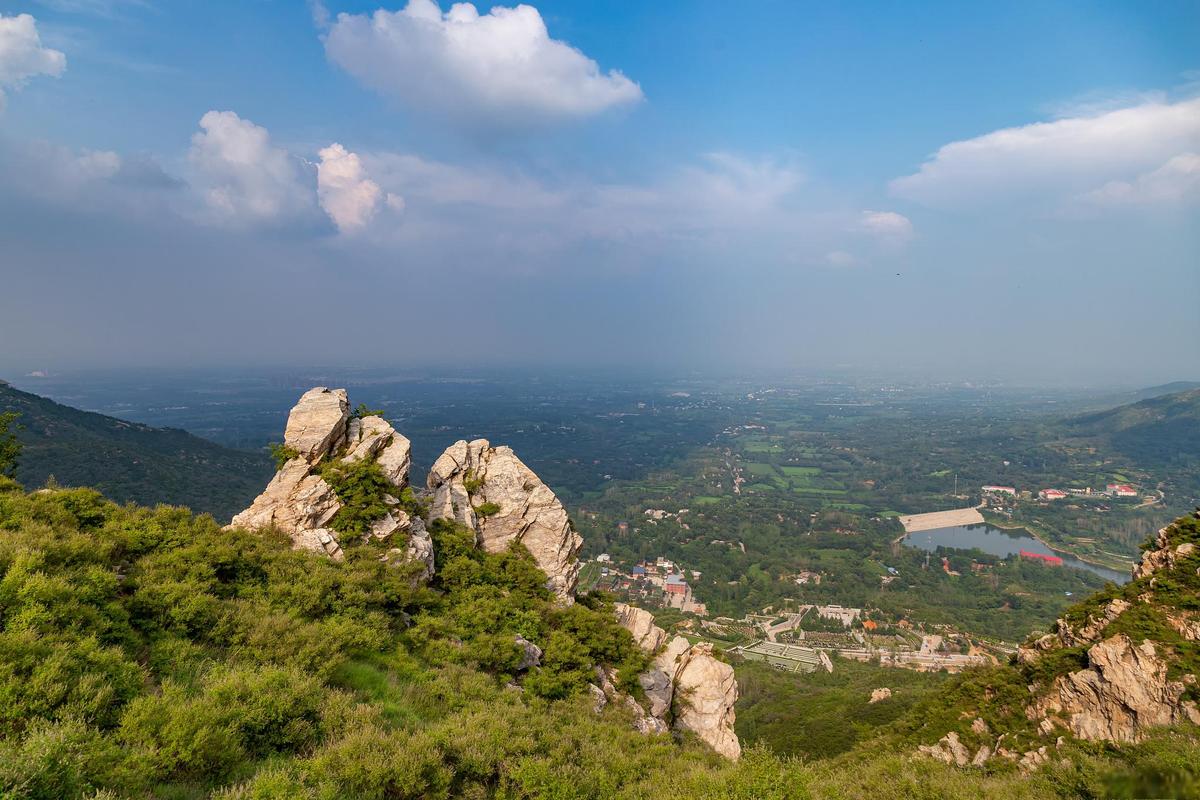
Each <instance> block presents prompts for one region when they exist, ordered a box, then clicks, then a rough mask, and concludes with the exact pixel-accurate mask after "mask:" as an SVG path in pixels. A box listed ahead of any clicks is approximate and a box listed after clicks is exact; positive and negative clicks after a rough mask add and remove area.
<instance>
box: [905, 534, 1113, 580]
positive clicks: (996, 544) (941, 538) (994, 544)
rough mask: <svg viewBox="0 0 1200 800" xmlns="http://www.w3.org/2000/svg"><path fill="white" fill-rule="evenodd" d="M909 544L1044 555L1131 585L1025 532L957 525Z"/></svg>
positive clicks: (911, 537)
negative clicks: (1056, 549) (1023, 551)
mask: <svg viewBox="0 0 1200 800" xmlns="http://www.w3.org/2000/svg"><path fill="white" fill-rule="evenodd" d="M904 541H905V543H906V544H908V545H910V546H912V547H918V548H920V549H921V550H928V551H929V552H931V553H932V552H934V551H936V550H937V549H938V548H939V547H949V548H953V549H956V550H982V551H983V552H985V553H988V554H990V555H994V556H1001V557H1009V556H1017V555H1019V554H1020V552H1021V551H1022V550H1026V551H1028V552H1030V553H1041V554H1042V555H1047V556H1058V557H1059V558H1061V559H1062V560H1063V566H1066V567H1074V568H1076V569H1086V570H1087V571H1088V572H1094V573H1095V574H1097V575H1099V576H1101V577H1102V578H1107V579H1108V580H1110V581H1112V582H1113V583H1116V584H1122V583H1128V582H1129V573H1128V572H1118V571H1117V570H1113V569H1108V568H1106V567H1099V566H1096V565H1095V564H1089V563H1087V562H1086V561H1080V560H1079V559H1078V558H1075V557H1073V556H1069V555H1067V554H1066V553H1056V552H1054V550H1052V549H1050V548H1049V547H1047V546H1046V545H1044V544H1042V543H1041V542H1039V541H1038V540H1037V539H1035V538H1033V537H1032V536H1030V535H1029V533H1028V532H1027V531H1025V530H1023V529H1020V528H1017V529H1013V530H1004V529H1002V528H997V527H994V526H992V525H987V524H982V525H955V526H953V527H949V528H935V529H934V530H930V531H917V532H916V533H910V534H908V536H906V537H905V538H904Z"/></svg>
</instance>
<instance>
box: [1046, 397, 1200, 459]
mask: <svg viewBox="0 0 1200 800" xmlns="http://www.w3.org/2000/svg"><path fill="white" fill-rule="evenodd" d="M1064 426H1065V427H1066V429H1067V430H1068V431H1069V432H1070V433H1072V434H1073V435H1077V436H1091V437H1097V438H1103V439H1105V440H1107V442H1108V443H1109V444H1110V445H1111V446H1112V447H1113V448H1114V449H1116V450H1118V451H1120V452H1123V453H1126V454H1127V455H1130V456H1132V457H1135V458H1142V459H1171V460H1173V459H1178V458H1190V457H1196V456H1197V455H1200V388H1196V389H1189V390H1187V391H1182V392H1174V393H1171V394H1164V395H1159V396H1157V397H1152V398H1149V399H1147V400H1141V401H1138V402H1136V403H1129V404H1127V405H1123V406H1117V407H1116V408H1110V409H1108V410H1107V411H1098V412H1095V413H1090V414H1084V415H1082V416H1078V417H1072V418H1070V419H1068V420H1066V421H1065V422H1064Z"/></svg>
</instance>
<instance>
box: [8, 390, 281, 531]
mask: <svg viewBox="0 0 1200 800" xmlns="http://www.w3.org/2000/svg"><path fill="white" fill-rule="evenodd" d="M0 411H15V412H17V413H18V414H19V415H20V416H19V417H18V418H17V420H16V426H17V428H16V434H17V439H18V440H19V441H20V442H21V445H22V453H21V458H20V460H19V461H18V468H17V479H18V480H19V481H20V482H21V483H23V484H25V485H26V486H32V487H36V486H41V485H43V484H44V483H45V482H46V481H47V479H49V478H50V477H51V476H53V477H54V479H55V480H56V481H57V482H58V483H60V484H63V485H67V486H90V487H94V488H96V489H98V490H100V491H101V492H103V493H104V494H105V496H107V497H109V498H111V499H113V500H116V501H118V502H126V501H133V502H136V503H138V504H140V505H154V504H156V503H168V504H170V505H183V506H187V507H189V508H191V509H193V510H195V511H197V512H208V513H211V514H213V516H214V517H217V518H218V519H222V520H227V519H229V518H230V517H231V516H233V514H234V512H236V511H237V510H239V509H240V508H242V507H244V506H245V504H246V502H247V501H248V500H249V499H250V498H253V497H254V494H255V493H256V492H257V488H256V487H257V486H259V485H260V483H261V481H262V480H264V479H265V477H267V476H268V475H269V474H270V470H271V467H270V459H269V458H268V457H267V455H266V454H265V453H262V454H259V453H250V452H244V451H240V450H231V449H229V448H226V447H222V446H221V445H218V444H215V443H213V442H209V441H208V440H206V439H201V438H200V437H198V436H195V435H193V434H191V433H188V432H187V431H183V430H179V429H175V428H155V427H152V426H149V425H144V424H141V423H138V422H129V421H127V420H122V419H117V418H116V417H109V416H105V415H104V414H99V413H96V412H93V411H83V410H80V409H77V408H72V407H71V406H67V405H63V404H62V403H57V402H55V401H53V400H50V399H48V398H45V397H41V396H40V395H36V394H32V393H30V392H24V391H21V390H19V389H16V388H15V387H13V386H11V385H10V384H8V383H5V382H3V381H0Z"/></svg>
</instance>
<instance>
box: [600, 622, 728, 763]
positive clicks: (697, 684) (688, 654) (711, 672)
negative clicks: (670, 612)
mask: <svg viewBox="0 0 1200 800" xmlns="http://www.w3.org/2000/svg"><path fill="white" fill-rule="evenodd" d="M616 614H617V621H618V622H620V623H621V625H623V626H624V627H625V628H626V629H627V630H628V631H629V632H630V633H631V634H633V638H634V641H636V642H637V643H638V645H639V646H640V647H641V648H642V649H643V650H645V651H646V652H647V653H650V654H651V655H653V656H654V661H653V662H652V664H651V667H650V668H649V669H648V670H646V672H644V673H642V674H641V675H639V676H638V682H639V683H640V684H641V686H642V689H643V690H644V691H645V693H646V707H643V706H641V705H639V704H638V703H637V702H636V701H634V700H633V699H632V698H629V697H627V696H626V697H621V698H617V697H614V691H615V690H613V689H612V688H611V681H602V685H601V692H602V694H603V695H604V696H607V697H608V698H609V699H619V700H621V701H622V702H624V703H625V704H626V705H628V706H630V707H631V708H633V709H634V710H635V713H636V714H637V715H638V719H637V722H636V724H637V727H638V729H639V730H641V731H643V732H646V733H659V732H665V731H667V730H668V729H670V728H671V727H674V728H675V729H676V730H680V731H691V732H692V733H694V734H696V736H697V737H699V738H700V740H701V741H703V742H704V743H705V744H707V745H708V746H709V747H711V748H712V749H713V750H715V751H716V752H717V753H720V754H721V755H723V756H725V757H726V758H729V759H733V760H737V759H738V758H739V757H740V756H741V754H742V747H741V744H740V743H739V741H738V738H737V734H736V733H734V729H733V726H734V721H735V719H736V715H735V713H734V704H735V703H737V699H738V685H737V680H736V679H735V678H734V673H733V667H731V666H729V665H728V664H726V663H725V662H724V661H721V660H719V659H717V658H716V657H715V656H714V655H713V653H712V645H711V644H708V643H707V642H702V643H700V644H695V645H693V644H691V643H690V642H689V641H688V640H687V639H685V638H684V637H682V636H676V637H675V638H674V639H672V640H671V641H670V642H669V643H668V644H667V645H666V647H665V648H663V647H662V645H663V642H665V641H666V639H667V633H666V631H664V630H663V629H662V628H660V627H659V626H657V625H655V624H654V617H653V616H652V615H651V614H650V612H648V611H645V610H643V609H640V608H635V607H633V606H628V605H625V604H623V603H618V604H617V607H616Z"/></svg>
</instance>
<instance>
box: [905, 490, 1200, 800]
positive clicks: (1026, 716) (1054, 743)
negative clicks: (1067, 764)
mask: <svg viewBox="0 0 1200 800" xmlns="http://www.w3.org/2000/svg"><path fill="white" fill-rule="evenodd" d="M1133 577H1134V580H1132V581H1130V582H1129V583H1127V584H1125V585H1123V586H1115V585H1112V584H1110V585H1109V587H1108V588H1107V589H1106V590H1105V591H1103V592H1100V593H1097V594H1095V595H1092V596H1091V597H1089V598H1088V599H1087V600H1084V601H1083V602H1081V603H1078V604H1076V605H1075V606H1073V607H1071V608H1070V609H1069V610H1068V611H1067V612H1066V614H1064V615H1063V617H1062V618H1060V619H1059V620H1058V622H1057V623H1056V625H1055V629H1054V631H1053V632H1052V633H1047V634H1044V635H1040V636H1039V635H1035V636H1033V637H1031V639H1030V640H1029V641H1028V642H1027V643H1026V645H1025V646H1023V647H1022V648H1020V650H1019V651H1018V654H1017V656H1016V658H1015V659H1014V662H1013V663H1011V664H1006V665H1002V666H998V667H994V668H990V669H982V670H976V671H971V672H966V673H964V674H963V675H962V676H960V677H958V678H956V679H954V680H952V681H951V682H950V683H949V684H948V685H947V687H946V689H945V690H944V691H942V692H940V693H938V694H937V695H935V696H934V697H933V698H932V699H931V700H930V701H928V702H924V703H921V704H920V705H919V706H918V707H916V708H915V709H914V711H913V713H912V714H910V715H909V717H908V718H907V719H906V720H904V722H903V723H902V724H900V725H898V727H897V731H896V732H897V733H898V734H899V736H900V738H901V740H902V741H907V742H908V743H910V744H912V743H918V742H920V743H922V744H920V747H919V750H920V751H921V752H922V753H925V754H927V755H929V756H932V757H934V758H937V759H940V760H944V761H946V762H947V763H954V764H958V765H960V766H966V765H968V764H972V765H977V766H982V765H985V764H988V765H991V764H993V763H994V762H996V761H1008V762H1010V763H1018V764H1019V765H1020V766H1021V767H1022V768H1024V769H1027V770H1028V769H1033V768H1036V767H1038V766H1040V765H1042V764H1045V763H1047V762H1050V761H1052V760H1055V759H1058V758H1059V757H1060V755H1059V752H1058V751H1059V750H1060V748H1062V747H1063V746H1064V745H1067V746H1069V745H1070V743H1072V742H1081V743H1082V742H1108V743H1111V744H1114V745H1128V744H1134V743H1138V742H1141V741H1144V740H1145V739H1147V737H1150V736H1153V735H1155V732H1156V731H1162V730H1164V729H1167V728H1171V727H1176V728H1177V729H1179V730H1180V731H1181V732H1182V733H1183V735H1184V736H1186V737H1187V739H1188V740H1189V741H1191V742H1192V746H1193V747H1195V746H1196V742H1197V741H1198V740H1200V730H1198V729H1197V727H1196V726H1197V725H1200V706H1198V705H1197V704H1198V702H1200V680H1198V678H1197V675H1198V673H1200V511H1198V512H1196V514H1194V515H1191V516H1188V517H1184V518H1181V519H1179V520H1176V521H1175V522H1174V523H1172V524H1171V525H1168V526H1167V527H1165V528H1163V529H1162V531H1160V532H1159V534H1158V535H1157V536H1156V537H1155V538H1154V539H1153V540H1152V541H1151V542H1149V543H1147V546H1146V550H1145V552H1144V555H1143V557H1142V561H1141V563H1140V564H1139V565H1138V567H1136V568H1135V570H1134V576H1133ZM1194 788H1195V789H1198V790H1200V786H1194ZM1162 796H1182V795H1175V794H1164V795H1162Z"/></svg>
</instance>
